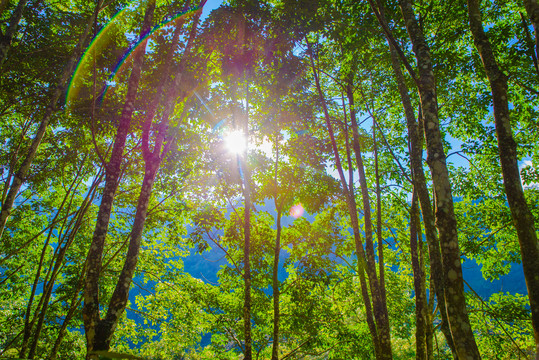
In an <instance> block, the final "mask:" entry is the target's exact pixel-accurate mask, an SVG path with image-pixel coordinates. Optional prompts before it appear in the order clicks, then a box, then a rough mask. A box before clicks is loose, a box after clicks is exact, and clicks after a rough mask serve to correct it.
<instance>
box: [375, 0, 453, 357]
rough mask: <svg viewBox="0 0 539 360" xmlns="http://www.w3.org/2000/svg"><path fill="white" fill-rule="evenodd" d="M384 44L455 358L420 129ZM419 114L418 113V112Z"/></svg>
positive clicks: (394, 59)
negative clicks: (405, 129) (404, 119)
mask: <svg viewBox="0 0 539 360" xmlns="http://www.w3.org/2000/svg"><path fill="white" fill-rule="evenodd" d="M371 6H373V7H374V3H372V2H371ZM377 6H378V10H379V13H380V21H381V22H383V23H384V25H385V26H386V27H387V22H386V18H385V11H384V7H383V5H382V3H381V1H380V0H377ZM386 39H387V43H388V46H389V50H390V55H391V65H392V68H393V72H394V73H395V79H396V81H397V87H398V90H399V94H400V98H401V102H402V105H403V108H404V115H405V117H406V123H407V128H408V138H409V140H410V162H411V164H412V174H413V175H412V176H413V181H414V188H415V189H416V191H417V195H418V198H419V203H420V206H421V212H422V214H423V222H424V224H425V236H426V238H427V245H428V251H429V258H430V267H431V278H432V281H433V282H434V289H435V292H436V297H437V299H438V307H439V309H440V316H441V319H442V322H441V324H440V328H441V330H442V333H443V334H444V336H445V338H446V341H447V344H448V345H449V347H450V349H451V351H452V353H453V357H455V358H456V357H457V354H456V352H455V347H454V345H453V338H452V336H451V331H450V330H449V323H448V321H447V312H446V309H445V294H444V279H443V270H442V256H441V253H440V245H439V241H438V233H437V230H436V224H435V219H434V213H433V211H432V206H431V200H430V195H429V190H428V188H427V182H426V179H425V173H424V171H423V156H422V153H423V141H422V136H421V132H420V130H419V127H418V121H417V120H416V118H415V113H414V108H413V106H412V101H411V100H410V95H409V94H408V87H407V85H406V82H405V80H404V75H403V73H402V71H401V68H400V62H399V55H398V54H397V51H396V49H395V47H394V46H393V43H392V41H391V40H390V38H389V36H388V35H387V34H386ZM420 117H421V115H420Z"/></svg>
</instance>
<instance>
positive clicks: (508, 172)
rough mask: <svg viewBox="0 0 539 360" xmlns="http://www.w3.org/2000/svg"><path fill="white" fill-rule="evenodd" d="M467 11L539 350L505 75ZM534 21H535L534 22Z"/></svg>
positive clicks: (536, 289) (537, 294)
mask: <svg viewBox="0 0 539 360" xmlns="http://www.w3.org/2000/svg"><path fill="white" fill-rule="evenodd" d="M526 3H527V7H530V8H531V7H532V6H531V4H532V3H535V5H537V3H536V2H535V1H527V2H526ZM534 14H535V13H534ZM468 15H469V21H470V28H471V30H472V34H473V37H474V43H475V47H476V48H477V51H478V52H479V55H480V56H481V61H482V62H483V67H484V68H485V72H486V74H487V77H488V81H489V83H490V88H491V90H492V102H493V105H494V123H495V126H496V135H497V138H498V151H499V153H500V163H501V166H502V174H503V185H504V187H505V193H506V195H507V202H508V203H509V208H510V209H511V216H512V218H513V224H514V225H515V228H516V230H517V236H518V242H519V244H520V253H521V255H522V267H523V270H524V278H525V280H526V287H527V288H528V298H529V299H530V308H531V312H532V325H533V333H534V337H535V345H536V349H535V350H536V353H537V354H539V243H538V242H537V233H536V230H535V224H534V219H533V215H532V213H531V212H530V209H529V208H528V204H527V203H526V198H525V196H524V190H523V189H522V182H521V179H520V172H519V169H518V156H517V144H516V142H515V140H514V139H513V132H512V130H511V121H510V117H509V100H508V86H507V76H506V75H505V74H504V73H503V72H502V71H501V70H500V68H499V67H498V63H497V62H496V57H495V55H494V51H493V50H492V47H491V45H490V41H489V39H488V37H487V35H486V34H485V31H484V29H483V23H482V20H481V10H480V8H479V1H477V0H468ZM534 16H536V15H534ZM537 16H539V14H537ZM536 20H537V18H536ZM534 24H536V23H535V22H534ZM536 30H537V29H536ZM538 356H539V355H538Z"/></svg>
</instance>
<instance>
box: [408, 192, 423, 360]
mask: <svg viewBox="0 0 539 360" xmlns="http://www.w3.org/2000/svg"><path fill="white" fill-rule="evenodd" d="M419 224H420V219H419V209H418V206H417V193H416V191H415V190H414V192H413V195H412V209H411V211H410V254H411V257H412V270H413V272H414V292H415V324H416V325H415V349H416V357H415V358H416V359H417V360H427V293H426V289H425V273H424V272H423V259H422V256H421V254H422V252H421V250H420V247H421V244H422V243H423V241H422V240H421V237H422V235H421V230H420V227H419Z"/></svg>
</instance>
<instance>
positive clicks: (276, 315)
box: [271, 133, 286, 360]
mask: <svg viewBox="0 0 539 360" xmlns="http://www.w3.org/2000/svg"><path fill="white" fill-rule="evenodd" d="M275 153H276V155H275V188H276V189H278V188H279V133H276V135H275ZM277 191H278V190H275V194H274V195H273V201H274V203H275V209H276V210H277V219H276V227H277V234H276V235H275V247H274V252H273V275H272V289H273V343H272V347H271V360H279V321H280V312H279V310H280V309H279V297H280V289H279V255H280V252H281V231H282V226H281V216H282V210H283V203H284V200H285V197H286V194H284V195H283V200H282V201H281V202H278V200H277V198H278V195H279V194H278V192H277Z"/></svg>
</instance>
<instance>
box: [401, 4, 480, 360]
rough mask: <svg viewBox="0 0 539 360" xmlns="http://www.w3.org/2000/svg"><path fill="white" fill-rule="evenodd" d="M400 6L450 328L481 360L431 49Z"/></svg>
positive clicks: (460, 347)
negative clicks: (414, 74)
mask: <svg viewBox="0 0 539 360" xmlns="http://www.w3.org/2000/svg"><path fill="white" fill-rule="evenodd" d="M399 4H400V7H401V11H402V15H403V18H404V21H405V24H406V29H407V31H408V34H409V36H410V39H411V41H412V50H413V52H414V54H415V56H416V59H417V68H418V74H419V81H418V89H419V95H420V99H421V109H422V114H423V120H424V122H423V127H424V131H425V138H426V143H427V163H428V165H429V168H430V170H431V174H432V182H433V185H434V196H435V200H436V227H437V228H438V233H439V236H440V244H441V250H442V267H443V277H444V290H445V301H446V311H447V317H448V320H449V328H450V330H451V334H452V337H453V343H454V345H455V349H456V352H457V354H458V357H459V358H461V359H480V358H481V355H480V354H479V350H478V348H477V344H476V342H475V337H474V334H473V331H472V328H471V326H470V320H469V318H468V312H467V310H466V299H465V296H464V285H463V282H462V266H461V262H460V250H459V245H458V236H457V221H456V218H455V210H454V207H453V195H452V193H451V184H450V182H449V172H448V170H447V164H446V160H445V152H444V148H443V143H442V137H441V134H440V125H439V119H438V102H437V96H436V83H435V79H434V72H433V67H432V61H431V57H430V49H429V47H428V45H427V43H426V40H425V37H424V35H423V32H422V30H421V29H420V27H419V24H418V23H417V20H416V17H415V14H414V11H413V8H412V4H411V2H410V1H409V0H399ZM423 215H425V212H423Z"/></svg>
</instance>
